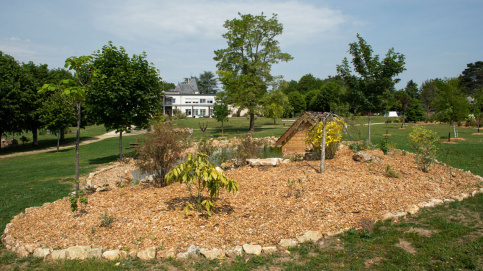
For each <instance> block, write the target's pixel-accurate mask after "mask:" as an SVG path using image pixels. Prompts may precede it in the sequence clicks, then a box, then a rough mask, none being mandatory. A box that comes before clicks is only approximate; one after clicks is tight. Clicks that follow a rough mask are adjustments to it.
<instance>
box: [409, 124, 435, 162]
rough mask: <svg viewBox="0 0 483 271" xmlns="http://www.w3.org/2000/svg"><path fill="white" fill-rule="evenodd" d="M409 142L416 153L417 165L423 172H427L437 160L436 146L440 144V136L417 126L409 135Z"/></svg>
mask: <svg viewBox="0 0 483 271" xmlns="http://www.w3.org/2000/svg"><path fill="white" fill-rule="evenodd" d="M409 142H410V143H411V146H412V147H413V148H414V150H415V151H416V163H417V164H418V166H419V168H420V169H421V170H422V171H424V172H427V171H428V169H429V167H430V166H431V165H433V163H434V161H435V160H436V151H437V147H436V144H437V143H438V142H439V136H438V134H437V133H436V132H435V131H432V130H428V129H426V128H424V127H421V126H418V125H416V126H414V127H413V128H412V130H411V133H409Z"/></svg>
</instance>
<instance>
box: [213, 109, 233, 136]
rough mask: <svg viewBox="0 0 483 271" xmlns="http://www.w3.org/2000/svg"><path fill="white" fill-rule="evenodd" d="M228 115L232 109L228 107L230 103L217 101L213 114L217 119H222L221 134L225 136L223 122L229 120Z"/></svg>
mask: <svg viewBox="0 0 483 271" xmlns="http://www.w3.org/2000/svg"><path fill="white" fill-rule="evenodd" d="M228 115H230V109H228V104H226V103H224V102H217V103H216V104H215V105H213V116H214V117H215V119H216V121H221V136H225V135H224V132H223V123H224V122H225V121H228Z"/></svg>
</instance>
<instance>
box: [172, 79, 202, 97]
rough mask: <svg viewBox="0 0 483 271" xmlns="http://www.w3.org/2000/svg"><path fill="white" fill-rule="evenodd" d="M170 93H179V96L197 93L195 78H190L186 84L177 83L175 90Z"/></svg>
mask: <svg viewBox="0 0 483 271" xmlns="http://www.w3.org/2000/svg"><path fill="white" fill-rule="evenodd" d="M170 91H174V92H179V93H180V94H196V93H199V90H198V83H197V82H196V78H194V77H191V78H189V79H188V82H184V83H178V85H177V86H176V88H175V89H174V90H170Z"/></svg>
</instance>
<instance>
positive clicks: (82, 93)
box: [39, 56, 93, 202]
mask: <svg viewBox="0 0 483 271" xmlns="http://www.w3.org/2000/svg"><path fill="white" fill-rule="evenodd" d="M91 61H92V57H91V56H80V57H75V56H72V57H70V58H68V59H66V60H65V68H68V69H69V70H73V71H74V79H73V80H72V79H64V80H61V81H60V82H59V83H58V84H45V85H43V86H42V89H41V90H39V91H40V92H41V93H45V92H49V91H60V93H61V94H62V95H64V96H65V98H66V101H68V102H69V103H70V105H71V106H73V107H75V112H76V118H77V129H76V137H75V194H76V198H78V197H79V145H80V144H79V143H80V128H81V121H82V104H83V102H84V100H85V97H86V93H87V92H88V90H89V87H90V85H91V82H92V80H91V78H92V75H93V67H92V63H91ZM76 202H77V201H76Z"/></svg>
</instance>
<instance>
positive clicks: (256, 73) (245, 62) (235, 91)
mask: <svg viewBox="0 0 483 271" xmlns="http://www.w3.org/2000/svg"><path fill="white" fill-rule="evenodd" d="M238 14H239V15H240V19H237V18H235V19H233V20H227V21H225V24H224V25H223V26H224V27H225V28H226V29H227V32H226V33H225V34H223V38H225V39H226V40H227V43H228V47H227V48H226V49H220V50H216V51H215V57H214V60H216V61H218V63H217V65H216V66H217V68H218V72H217V73H218V75H219V80H220V81H221V82H222V83H223V87H224V89H225V91H226V93H227V95H228V96H229V97H230V100H231V101H233V102H234V104H235V105H236V106H241V107H245V108H247V109H248V114H249V115H250V131H254V128H255V110H256V108H257V106H259V105H261V104H262V102H263V96H264V95H265V93H266V92H267V85H268V84H269V83H270V82H271V81H272V80H273V76H272V75H271V68H272V65H273V64H276V63H279V61H289V60H291V59H292V56H290V55H289V54H287V53H282V51H281V49H280V46H279V42H278V40H276V39H275V38H276V37H277V36H278V35H280V34H282V31H283V26H282V24H281V23H279V22H278V20H277V15H275V14H274V15H273V16H272V18H270V19H268V20H267V19H266V16H265V15H263V13H262V14H261V15H257V16H253V15H251V14H245V15H242V14H241V13H238Z"/></svg>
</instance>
